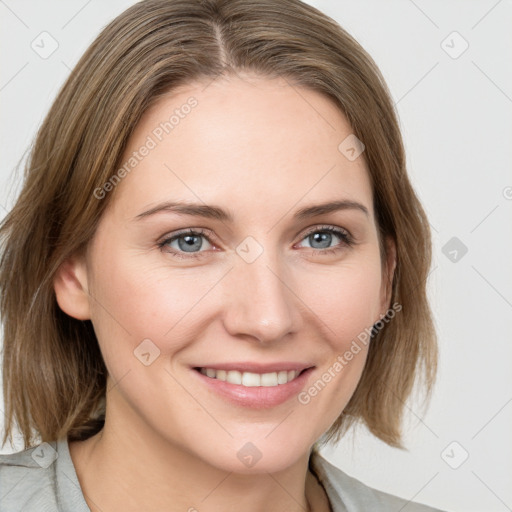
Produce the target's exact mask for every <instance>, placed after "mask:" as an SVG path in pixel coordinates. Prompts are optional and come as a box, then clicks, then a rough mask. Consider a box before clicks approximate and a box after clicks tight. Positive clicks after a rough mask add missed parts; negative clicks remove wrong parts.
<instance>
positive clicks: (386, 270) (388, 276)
mask: <svg viewBox="0 0 512 512" xmlns="http://www.w3.org/2000/svg"><path fill="white" fill-rule="evenodd" d="M384 244H385V247H386V261H384V262H383V266H382V267H383V268H382V284H381V303H380V305H381V312H382V313H383V314H385V312H386V311H387V310H388V309H389V307H390V302H391V295H392V291H393V276H394V275H395V268H396V244H395V241H394V240H393V238H391V237H389V236H388V237H386V239H385V240H384Z"/></svg>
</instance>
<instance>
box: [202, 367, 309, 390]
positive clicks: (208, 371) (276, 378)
mask: <svg viewBox="0 0 512 512" xmlns="http://www.w3.org/2000/svg"><path fill="white" fill-rule="evenodd" d="M309 368H311V367H309ZM309 368H304V369H302V370H279V371H274V372H267V373H256V372H248V371H241V370H226V369H216V368H203V367H195V368H194V370H196V371H198V372H199V373H201V374H203V375H205V376H206V377H209V378H210V379H216V380H220V381H223V382H227V383H229V384H235V385H239V386H244V387H260V386H261V387H276V386H281V385H284V384H288V383H289V382H292V381H294V380H295V379H297V378H298V377H299V376H300V375H302V374H303V373H304V372H305V371H307V370H308V369H309Z"/></svg>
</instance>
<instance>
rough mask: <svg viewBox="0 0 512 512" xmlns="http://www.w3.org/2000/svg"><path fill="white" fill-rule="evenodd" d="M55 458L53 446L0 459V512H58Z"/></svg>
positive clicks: (55, 451)
mask: <svg viewBox="0 0 512 512" xmlns="http://www.w3.org/2000/svg"><path fill="white" fill-rule="evenodd" d="M57 457H58V451H57V443H56V442H52V443H41V444H39V445H37V446H34V447H31V448H27V449H26V450H23V451H20V452H17V453H11V454H2V455H0V512H14V511H19V510H23V511H27V512H32V511H33V512H35V511H38V512H50V511H52V512H53V511H56V510H59V508H58V502H57V479H56V470H55V466H56V465H55V464H54V462H55V460H56V459H57Z"/></svg>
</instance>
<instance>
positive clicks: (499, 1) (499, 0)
mask: <svg viewBox="0 0 512 512" xmlns="http://www.w3.org/2000/svg"><path fill="white" fill-rule="evenodd" d="M499 3H501V0H498V1H497V2H496V3H495V4H494V5H493V6H492V7H491V8H490V9H489V10H488V11H487V12H486V13H485V14H484V15H483V16H482V17H481V18H480V19H479V20H478V21H477V22H476V23H475V24H474V25H473V26H472V27H471V30H473V29H474V28H475V27H476V26H477V25H478V24H479V23H480V22H481V21H482V20H483V19H484V18H485V17H486V16H487V15H488V14H489V13H490V12H491V11H492V10H493V9H494V8H495V7H496V6H497V5H498V4H499Z"/></svg>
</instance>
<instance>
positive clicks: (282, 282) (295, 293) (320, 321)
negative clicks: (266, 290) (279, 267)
mask: <svg viewBox="0 0 512 512" xmlns="http://www.w3.org/2000/svg"><path fill="white" fill-rule="evenodd" d="M266 267H267V268H268V269H269V270H270V272H272V274H274V275H275V276H276V277H277V279H279V281H281V283H283V284H284V285H285V286H286V288H288V290H290V291H291V292H292V293H293V295H295V297H297V299H299V300H300V301H301V302H302V304H304V306H306V308H307V309H309V311H311V313H313V315H315V317H316V318H318V320H320V322H322V323H323V324H324V325H325V327H327V329H329V330H330V331H331V332H332V333H333V334H334V335H335V336H336V333H335V332H334V331H333V330H332V329H331V328H330V327H329V326H328V325H327V324H326V323H325V322H324V321H323V320H322V319H321V318H320V317H319V316H318V315H317V314H316V313H315V312H314V311H313V310H312V309H311V308H310V307H309V306H308V305H307V304H306V303H305V302H304V301H303V300H302V299H301V298H300V297H299V296H298V295H297V294H296V293H295V292H294V291H293V290H292V289H291V288H290V287H289V286H288V285H287V284H286V283H285V282H284V281H283V280H282V279H281V278H280V277H279V276H278V275H277V274H276V273H275V272H274V271H273V270H272V269H271V268H270V267H269V266H268V265H267V266H266Z"/></svg>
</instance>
